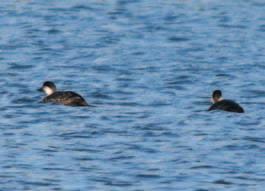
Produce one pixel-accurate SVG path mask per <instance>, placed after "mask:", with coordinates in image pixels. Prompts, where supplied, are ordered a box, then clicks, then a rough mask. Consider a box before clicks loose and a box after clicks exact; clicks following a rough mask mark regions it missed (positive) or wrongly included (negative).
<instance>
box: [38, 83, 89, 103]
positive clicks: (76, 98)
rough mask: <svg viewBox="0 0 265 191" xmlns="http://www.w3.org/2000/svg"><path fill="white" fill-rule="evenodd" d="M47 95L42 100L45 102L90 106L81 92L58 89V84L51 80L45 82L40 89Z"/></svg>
mask: <svg viewBox="0 0 265 191" xmlns="http://www.w3.org/2000/svg"><path fill="white" fill-rule="evenodd" d="M38 90H39V91H41V92H44V93H45V94H46V95H47V96H46V97H45V98H44V99H43V100H42V102H43V103H55V104H63V105H67V106H88V104H87V102H86V100H85V99H84V98H83V97H82V96H81V95H79V94H77V93H75V92H72V91H57V90H56V86H55V84H54V83H53V82H51V81H46V82H44V83H43V85H42V87H41V88H39V89H38Z"/></svg>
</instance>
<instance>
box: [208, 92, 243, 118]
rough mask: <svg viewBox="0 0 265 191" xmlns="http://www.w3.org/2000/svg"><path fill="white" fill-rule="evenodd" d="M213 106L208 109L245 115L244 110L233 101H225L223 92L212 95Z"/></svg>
mask: <svg viewBox="0 0 265 191" xmlns="http://www.w3.org/2000/svg"><path fill="white" fill-rule="evenodd" d="M212 102H213V105H212V106H211V107H210V108H209V109H208V111H212V110H223V111H228V112H236V113H244V109H243V108H242V107H241V106H240V105H239V104H238V103H236V102H234V101H232V100H227V99H223V97H222V92H221V90H215V91H213V94H212Z"/></svg>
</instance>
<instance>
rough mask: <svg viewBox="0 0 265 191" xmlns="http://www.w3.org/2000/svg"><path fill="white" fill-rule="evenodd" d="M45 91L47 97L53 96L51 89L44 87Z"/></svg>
mask: <svg viewBox="0 0 265 191" xmlns="http://www.w3.org/2000/svg"><path fill="white" fill-rule="evenodd" d="M43 91H44V92H45V93H46V94H47V95H51V94H52V93H53V90H52V89H51V88H49V87H46V86H45V87H43Z"/></svg>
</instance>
